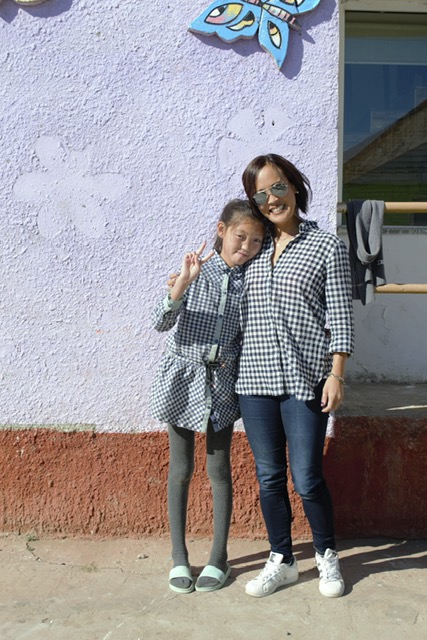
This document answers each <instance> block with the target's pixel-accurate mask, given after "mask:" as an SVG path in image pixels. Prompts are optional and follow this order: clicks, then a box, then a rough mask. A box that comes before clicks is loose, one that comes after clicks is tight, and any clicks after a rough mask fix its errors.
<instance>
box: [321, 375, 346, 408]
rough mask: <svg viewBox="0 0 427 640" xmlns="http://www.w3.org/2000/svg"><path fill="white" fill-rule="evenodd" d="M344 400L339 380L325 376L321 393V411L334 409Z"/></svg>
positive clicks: (342, 387) (342, 388)
mask: <svg viewBox="0 0 427 640" xmlns="http://www.w3.org/2000/svg"><path fill="white" fill-rule="evenodd" d="M343 400H344V386H343V384H342V383H341V382H339V380H337V379H336V378H333V377H332V376H329V378H326V381H325V385H324V387H323V393H322V400H321V405H322V413H329V412H330V411H336V410H337V409H339V407H340V406H341V403H342V401H343Z"/></svg>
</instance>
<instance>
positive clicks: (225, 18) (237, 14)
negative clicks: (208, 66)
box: [188, 0, 262, 42]
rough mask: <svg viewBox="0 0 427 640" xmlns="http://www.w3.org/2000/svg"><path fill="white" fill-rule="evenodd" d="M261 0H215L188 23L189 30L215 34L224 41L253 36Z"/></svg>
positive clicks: (256, 27) (259, 13)
mask: <svg viewBox="0 0 427 640" xmlns="http://www.w3.org/2000/svg"><path fill="white" fill-rule="evenodd" d="M261 4H262V2H261V0H249V2H244V1H243V0H242V1H241V2H224V0H216V2H213V3H212V4H210V5H209V7H208V8H207V9H205V10H204V11H202V13H201V14H200V15H199V16H198V17H197V18H196V19H195V20H193V22H191V24H190V25H189V27H188V29H189V31H193V32H194V33H200V34H202V35H208V36H211V35H217V36H218V37H219V38H221V40H224V41H225V42H234V41H235V40H237V39H238V38H253V36H254V35H255V34H256V32H257V31H258V26H259V20H260V18H261Z"/></svg>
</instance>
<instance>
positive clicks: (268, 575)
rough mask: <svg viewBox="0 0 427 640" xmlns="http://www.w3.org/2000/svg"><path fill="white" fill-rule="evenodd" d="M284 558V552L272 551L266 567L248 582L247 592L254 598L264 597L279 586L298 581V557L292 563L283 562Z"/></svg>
mask: <svg viewBox="0 0 427 640" xmlns="http://www.w3.org/2000/svg"><path fill="white" fill-rule="evenodd" d="M282 560H283V556H282V554H280V553H274V552H273V551H272V552H271V553H270V557H269V559H268V560H267V562H266V565H265V567H264V569H263V570H262V571H261V572H260V573H259V574H258V575H257V577H256V578H254V579H253V580H250V581H249V582H248V583H247V585H246V593H247V594H248V595H249V596H254V598H262V597H263V596H268V595H270V593H274V592H275V591H276V589H277V587H282V586H283V585H285V584H291V583H292V582H296V581H297V580H298V564H297V561H296V558H293V560H292V564H291V565H289V564H286V563H282Z"/></svg>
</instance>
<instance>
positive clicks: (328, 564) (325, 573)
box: [316, 549, 344, 598]
mask: <svg viewBox="0 0 427 640" xmlns="http://www.w3.org/2000/svg"><path fill="white" fill-rule="evenodd" d="M316 564H317V568H318V569H319V574H320V582H319V591H320V593H321V594H322V596H326V597H327V598H339V597H340V596H342V594H343V593H344V580H343V579H342V575H341V571H340V563H339V560H338V554H337V552H336V551H333V550H332V549H326V551H325V555H324V556H321V555H320V553H316Z"/></svg>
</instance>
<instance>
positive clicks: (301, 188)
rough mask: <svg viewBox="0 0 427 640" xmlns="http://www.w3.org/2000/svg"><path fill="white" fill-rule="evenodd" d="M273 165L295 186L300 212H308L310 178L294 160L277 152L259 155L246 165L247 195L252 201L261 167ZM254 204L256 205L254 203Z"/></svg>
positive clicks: (245, 186)
mask: <svg viewBox="0 0 427 640" xmlns="http://www.w3.org/2000/svg"><path fill="white" fill-rule="evenodd" d="M268 164H269V165H271V166H273V167H276V168H277V169H280V171H281V172H282V173H283V175H284V176H285V177H286V179H287V180H289V182H290V183H291V184H292V185H293V186H294V187H295V190H296V192H297V193H296V194H295V199H296V203H297V207H298V209H299V211H300V212H302V213H307V210H308V205H309V202H310V200H311V186H310V182H309V180H308V178H307V177H306V176H305V175H304V174H303V173H301V171H299V169H297V168H296V166H295V165H294V164H292V162H290V161H289V160H287V159H286V158H284V157H283V156H279V155H277V154H276V153H268V154H267V155H264V156H257V157H256V158H254V159H253V160H252V161H251V162H250V163H249V164H248V166H247V167H246V169H245V170H244V172H243V175H242V181H243V187H244V189H245V192H246V195H247V196H248V198H249V200H250V201H251V202H252V198H253V196H254V194H255V193H256V179H257V177H258V174H259V172H260V171H261V169H264V167H265V166H266V165H268ZM254 206H256V205H255V204H254Z"/></svg>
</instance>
